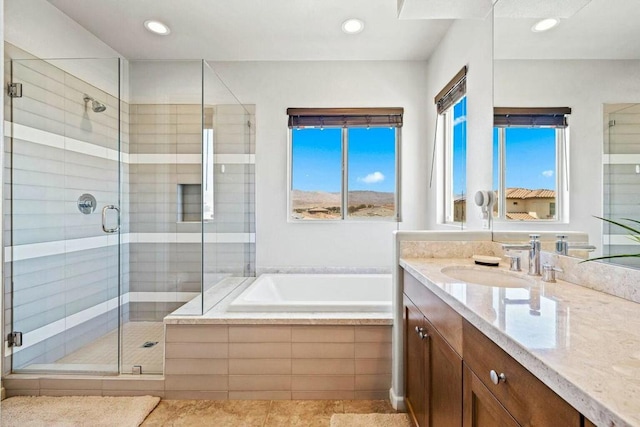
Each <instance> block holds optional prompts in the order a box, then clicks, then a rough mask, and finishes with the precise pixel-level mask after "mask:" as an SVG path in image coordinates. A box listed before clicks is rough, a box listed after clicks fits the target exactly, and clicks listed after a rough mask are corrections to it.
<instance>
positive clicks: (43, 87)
mask: <svg viewBox="0 0 640 427" xmlns="http://www.w3.org/2000/svg"><path fill="white" fill-rule="evenodd" d="M7 54H8V55H9V57H10V58H11V60H10V62H8V63H7V65H8V67H10V68H9V72H10V79H11V83H12V84H13V86H12V87H14V88H15V93H14V96H10V97H9V98H8V102H9V104H5V105H9V107H8V108H7V109H6V114H7V116H8V117H6V118H5V119H6V120H7V121H8V122H9V124H8V125H7V128H8V129H7V133H10V137H5V147H6V148H5V154H6V160H7V161H6V163H5V175H4V176H5V189H6V190H5V194H6V196H5V197H6V198H7V200H5V206H6V208H5V212H4V214H5V218H6V219H7V220H6V221H5V236H6V238H5V242H4V244H5V267H6V270H5V271H6V275H5V282H6V287H5V289H6V290H7V292H8V295H7V304H6V307H8V308H7V310H8V312H7V313H5V322H8V323H9V324H8V325H6V331H14V332H15V333H16V334H14V336H16V337H17V338H19V337H21V343H20V342H17V343H15V345H13V346H11V343H6V344H8V345H9V347H7V346H5V348H6V349H7V350H5V357H7V358H10V361H7V362H10V363H6V364H5V366H11V367H12V370H13V371H14V372H53V373H55V372H61V373H62V372H71V373H74V372H83V373H102V374H105V373H113V374H116V373H118V367H119V351H118V350H119V337H120V334H119V325H120V317H121V315H122V316H126V312H125V310H124V309H123V306H122V303H123V302H124V301H123V299H122V298H121V295H122V290H123V289H122V287H123V286H124V285H125V284H123V280H122V278H128V276H126V274H125V273H126V272H125V271H123V270H122V269H121V267H120V265H121V263H120V256H121V253H120V244H121V240H120V225H121V219H120V208H121V203H122V200H121V194H122V191H121V186H122V182H121V179H120V177H121V175H122V167H121V132H122V129H121V111H120V92H121V90H120V88H121V86H120V85H121V83H120V75H121V64H120V61H119V60H118V59H75V60H68V59H65V60H58V59H54V60H41V59H22V58H28V57H29V55H27V54H26V53H25V52H22V51H19V50H18V49H16V48H11V47H10V48H8V49H7ZM16 58H20V59H16ZM125 223H126V221H123V224H125ZM9 307H10V308H9ZM5 339H7V338H5Z"/></svg>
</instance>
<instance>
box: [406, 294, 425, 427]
mask: <svg viewBox="0 0 640 427" xmlns="http://www.w3.org/2000/svg"><path fill="white" fill-rule="evenodd" d="M424 327H425V321H424V317H423V316H422V313H421V312H420V311H419V310H418V309H417V308H416V306H415V305H413V303H412V302H411V300H410V299H408V298H407V297H405V298H404V346H405V349H404V354H405V387H406V396H405V399H406V403H407V407H408V408H409V413H410V414H411V415H412V417H413V421H414V423H416V424H417V425H418V426H419V427H427V420H428V413H427V411H428V407H427V401H426V396H427V389H426V383H425V374H426V372H425V367H426V366H425V354H426V353H427V352H426V351H425V348H426V346H425V342H424V341H425V339H423V336H424V335H422V336H421V335H420V331H424V330H425V329H424Z"/></svg>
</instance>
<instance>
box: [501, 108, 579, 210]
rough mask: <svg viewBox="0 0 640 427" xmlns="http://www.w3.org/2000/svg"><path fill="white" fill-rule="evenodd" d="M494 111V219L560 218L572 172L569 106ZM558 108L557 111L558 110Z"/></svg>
mask: <svg viewBox="0 0 640 427" xmlns="http://www.w3.org/2000/svg"><path fill="white" fill-rule="evenodd" d="M496 110H497V112H496V113H495V114H494V126H495V128H494V142H493V144H494V145H493V146H494V162H493V165H494V166H493V168H494V169H493V177H494V191H495V192H496V195H497V197H496V199H497V201H498V203H497V204H496V205H495V207H494V217H496V218H499V219H504V220H507V221H558V220H559V218H560V216H559V211H561V210H562V209H566V207H565V206H563V205H562V203H563V202H564V198H563V197H562V196H561V194H562V191H561V190H562V185H563V182H564V177H566V176H567V173H568V170H567V169H568V164H567V162H566V161H565V159H566V152H567V147H566V139H567V138H566V135H567V133H568V131H567V118H566V114H568V113H569V112H570V110H569V109H496ZM556 110H557V111H556Z"/></svg>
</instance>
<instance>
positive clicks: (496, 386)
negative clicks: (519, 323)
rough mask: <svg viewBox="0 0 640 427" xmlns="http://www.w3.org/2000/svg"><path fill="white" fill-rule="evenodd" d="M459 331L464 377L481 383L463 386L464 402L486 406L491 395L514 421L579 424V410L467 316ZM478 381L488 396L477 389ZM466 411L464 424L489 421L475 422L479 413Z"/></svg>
mask: <svg viewBox="0 0 640 427" xmlns="http://www.w3.org/2000/svg"><path fill="white" fill-rule="evenodd" d="M462 333H463V336H464V345H463V352H464V363H465V366H466V367H467V369H468V372H467V370H465V380H466V379H467V378H469V380H471V382H472V383H474V382H477V381H479V382H480V383H481V384H477V385H476V386H475V387H474V386H471V387H466V388H465V396H464V398H465V405H466V406H472V407H473V408H474V409H475V407H486V408H489V407H490V406H493V402H492V403H489V401H490V400H491V399H490V397H493V398H494V399H495V400H496V401H497V402H499V404H500V405H501V406H502V407H503V408H504V410H505V411H507V412H508V414H509V415H510V416H512V417H513V419H514V420H515V421H516V422H517V424H514V425H523V426H575V427H579V426H580V425H581V424H580V423H581V420H580V413H579V412H578V411H576V410H575V409H574V408H573V407H572V406H571V405H569V404H568V403H567V402H565V401H564V400H563V399H562V398H561V397H560V396H558V395H557V394H556V393H554V392H553V391H552V390H551V389H550V388H549V387H547V386H546V385H545V384H544V383H543V382H542V381H540V380H539V379H538V378H536V377H535V376H534V375H533V374H532V373H531V372H529V371H528V370H527V369H525V368H524V367H523V366H522V365H520V364H519V363H518V362H516V360H515V359H513V358H512V357H511V356H509V355H508V354H507V353H506V352H505V351H504V350H502V349H501V348H500V347H499V346H498V345H497V344H495V343H494V342H493V341H491V340H490V339H489V338H487V336H486V335H484V334H483V333H482V332H480V331H479V330H478V329H476V328H475V327H474V326H473V325H471V324H470V323H469V322H467V321H466V320H465V321H463V331H462ZM481 385H484V387H485V388H486V390H487V392H488V393H490V395H491V396H488V395H487V394H486V393H484V394H483V393H476V390H480V389H481ZM465 415H466V416H465V424H464V425H465V426H480V425H492V424H484V423H483V424H478V421H479V420H478V418H479V416H480V415H479V414H477V413H476V411H475V410H473V409H472V410H469V409H468V408H467V410H466V412H465ZM496 425H502V424H496ZM505 425H506V424H505Z"/></svg>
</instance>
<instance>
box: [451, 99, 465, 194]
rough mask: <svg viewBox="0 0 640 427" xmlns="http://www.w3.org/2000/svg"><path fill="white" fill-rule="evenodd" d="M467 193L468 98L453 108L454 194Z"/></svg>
mask: <svg viewBox="0 0 640 427" xmlns="http://www.w3.org/2000/svg"><path fill="white" fill-rule="evenodd" d="M466 193H467V97H466V96H465V97H464V98H462V99H461V100H460V102H458V103H457V104H456V105H454V106H453V194H454V195H455V196H461V195H463V194H466Z"/></svg>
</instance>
